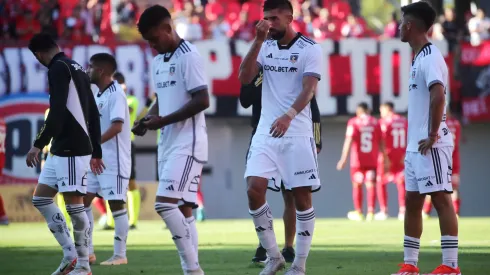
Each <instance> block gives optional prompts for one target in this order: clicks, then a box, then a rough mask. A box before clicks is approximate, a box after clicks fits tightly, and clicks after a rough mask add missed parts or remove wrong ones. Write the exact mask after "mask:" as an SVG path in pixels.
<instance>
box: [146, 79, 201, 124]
mask: <svg viewBox="0 0 490 275" xmlns="http://www.w3.org/2000/svg"><path fill="white" fill-rule="evenodd" d="M191 95H192V98H191V100H190V101H189V102H187V103H186V104H185V105H184V106H182V107H181V108H180V109H178V110H177V111H175V112H173V113H171V114H168V115H166V116H164V117H160V116H147V118H148V119H146V120H144V121H143V122H142V123H143V124H144V125H145V126H146V128H148V129H150V130H157V129H160V128H162V127H165V126H166V125H169V124H173V123H176V122H179V121H182V120H186V119H188V118H190V117H193V116H195V115H197V114H198V113H200V112H202V111H204V110H206V109H207V108H208V107H209V94H208V89H207V88H205V89H202V90H199V91H196V92H193V93H192V94H191Z"/></svg>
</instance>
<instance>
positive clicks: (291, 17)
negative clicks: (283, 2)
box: [287, 14, 293, 24]
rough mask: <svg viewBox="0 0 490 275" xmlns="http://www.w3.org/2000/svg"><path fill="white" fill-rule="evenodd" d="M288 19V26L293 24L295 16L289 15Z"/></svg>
mask: <svg viewBox="0 0 490 275" xmlns="http://www.w3.org/2000/svg"><path fill="white" fill-rule="evenodd" d="M287 19H288V24H291V23H292V22H293V15H292V14H288V15H287Z"/></svg>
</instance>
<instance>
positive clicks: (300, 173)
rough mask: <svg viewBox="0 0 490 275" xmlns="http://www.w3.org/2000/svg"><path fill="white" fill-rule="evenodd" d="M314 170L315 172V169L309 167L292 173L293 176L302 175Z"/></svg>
mask: <svg viewBox="0 0 490 275" xmlns="http://www.w3.org/2000/svg"><path fill="white" fill-rule="evenodd" d="M314 172H316V169H309V170H304V171H298V172H294V175H295V176H297V175H304V174H309V173H314Z"/></svg>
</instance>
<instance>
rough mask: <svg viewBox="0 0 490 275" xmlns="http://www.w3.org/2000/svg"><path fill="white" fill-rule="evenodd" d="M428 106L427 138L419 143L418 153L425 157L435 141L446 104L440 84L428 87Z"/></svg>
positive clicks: (442, 87)
mask: <svg viewBox="0 0 490 275" xmlns="http://www.w3.org/2000/svg"><path fill="white" fill-rule="evenodd" d="M429 90H430V105H429V118H430V121H429V123H430V124H429V137H428V138H427V139H423V140H421V141H419V152H420V153H421V154H423V155H425V154H426V153H427V152H428V151H429V150H430V148H432V145H434V143H436V141H437V132H438V131H439V126H440V125H441V121H442V117H443V115H444V108H445V104H446V96H445V92H444V90H445V88H444V86H443V85H442V84H440V83H436V84H433V85H432V86H431V87H430V89H429Z"/></svg>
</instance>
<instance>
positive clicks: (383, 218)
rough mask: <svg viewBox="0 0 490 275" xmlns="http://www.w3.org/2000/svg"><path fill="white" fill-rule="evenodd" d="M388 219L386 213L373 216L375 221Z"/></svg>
mask: <svg viewBox="0 0 490 275" xmlns="http://www.w3.org/2000/svg"><path fill="white" fill-rule="evenodd" d="M387 219H388V214H386V212H378V213H376V215H374V220H376V221H386V220H387Z"/></svg>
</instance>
